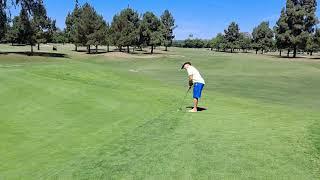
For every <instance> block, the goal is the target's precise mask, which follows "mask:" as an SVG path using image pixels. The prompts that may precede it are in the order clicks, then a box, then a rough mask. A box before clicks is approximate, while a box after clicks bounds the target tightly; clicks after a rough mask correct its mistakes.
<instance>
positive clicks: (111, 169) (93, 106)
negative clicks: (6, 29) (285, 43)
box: [0, 45, 320, 180]
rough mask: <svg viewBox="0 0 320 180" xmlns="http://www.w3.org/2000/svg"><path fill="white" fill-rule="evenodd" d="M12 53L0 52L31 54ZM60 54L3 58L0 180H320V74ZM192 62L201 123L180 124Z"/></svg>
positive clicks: (241, 57)
mask: <svg viewBox="0 0 320 180" xmlns="http://www.w3.org/2000/svg"><path fill="white" fill-rule="evenodd" d="M15 48H16V49H12V48H11V47H9V46H6V45H1V46H0V51H12V52H14V51H23V48H26V50H28V47H15ZM46 48H47V49H46ZM49 49H50V47H45V50H49ZM59 49H60V50H61V51H62V53H65V54H67V56H66V58H52V57H39V56H37V57H31V56H23V55H16V54H7V55H4V54H3V55H0V82H1V83H0V97H1V100H0V154H1V156H0V179H94V178H98V179H213V178H214V179H308V180H309V179H317V178H319V176H320V173H319V172H320V146H319V144H320V111H319V107H320V101H319V99H320V94H319V89H320V62H317V61H308V60H303V59H299V60H298V61H292V60H288V59H278V58H275V57H271V56H257V55H252V54H223V53H212V52H210V51H206V50H191V49H172V50H171V51H170V52H169V54H165V55H159V58H150V59H141V58H136V59H135V58H117V57H106V56H105V55H103V54H102V55H92V56H89V55H85V54H82V53H75V52H72V51H71V49H72V46H69V45H66V46H64V47H62V46H59ZM188 60H190V61H192V62H193V63H194V64H195V66H196V67H197V68H198V69H200V70H201V72H202V74H203V76H204V77H205V79H206V81H207V85H206V87H205V91H204V97H203V99H202V101H201V106H204V107H208V111H204V112H201V113H198V114H188V113H185V112H177V109H178V108H179V104H178V103H179V102H180V101H181V98H182V97H183V95H184V93H185V91H186V84H187V81H186V73H185V72H183V71H178V69H179V67H180V65H181V63H182V62H184V61H188ZM191 101H192V99H191V95H190V97H189V98H188V100H187V101H186V102H185V104H184V105H185V106H188V105H191Z"/></svg>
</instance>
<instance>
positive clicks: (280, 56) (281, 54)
mask: <svg viewBox="0 0 320 180" xmlns="http://www.w3.org/2000/svg"><path fill="white" fill-rule="evenodd" d="M281 56H282V50H281V49H280V57H281Z"/></svg>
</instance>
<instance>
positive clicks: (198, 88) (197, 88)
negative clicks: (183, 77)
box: [193, 83, 204, 99]
mask: <svg viewBox="0 0 320 180" xmlns="http://www.w3.org/2000/svg"><path fill="white" fill-rule="evenodd" d="M203 87H204V84H202V83H194V86H193V98H195V99H200V98H201V94H202V89H203Z"/></svg>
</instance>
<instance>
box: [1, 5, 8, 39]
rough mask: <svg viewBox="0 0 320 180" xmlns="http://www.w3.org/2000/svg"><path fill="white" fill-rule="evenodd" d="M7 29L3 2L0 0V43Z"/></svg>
mask: <svg viewBox="0 0 320 180" xmlns="http://www.w3.org/2000/svg"><path fill="white" fill-rule="evenodd" d="M6 29H7V14H6V6H5V4H4V2H3V0H0V41H1V40H2V38H4V36H5V33H6Z"/></svg>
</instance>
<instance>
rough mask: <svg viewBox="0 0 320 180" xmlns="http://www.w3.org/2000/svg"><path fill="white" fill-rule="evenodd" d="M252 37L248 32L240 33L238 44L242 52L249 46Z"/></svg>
mask: <svg viewBox="0 0 320 180" xmlns="http://www.w3.org/2000/svg"><path fill="white" fill-rule="evenodd" d="M251 42H252V38H251V36H250V34H249V33H240V37H239V46H240V48H241V49H242V51H243V52H245V51H247V50H248V49H250V48H251Z"/></svg>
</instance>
